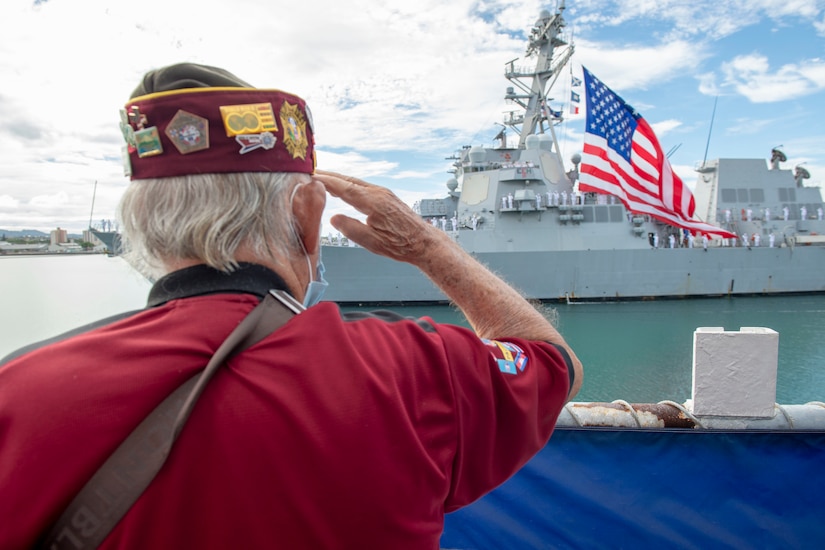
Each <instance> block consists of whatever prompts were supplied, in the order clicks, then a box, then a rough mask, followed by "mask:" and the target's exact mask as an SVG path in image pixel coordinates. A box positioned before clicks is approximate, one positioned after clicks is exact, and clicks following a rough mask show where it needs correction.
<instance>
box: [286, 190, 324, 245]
mask: <svg viewBox="0 0 825 550" xmlns="http://www.w3.org/2000/svg"><path fill="white" fill-rule="evenodd" d="M326 203H327V192H326V189H325V188H324V184H323V183H321V182H320V181H318V180H316V179H312V180H311V181H310V182H309V183H305V184H298V187H297V188H296V189H295V196H294V197H293V199H292V216H293V219H294V220H295V225H296V229H297V231H298V238H299V239H301V241H302V242H303V243H304V248H305V249H306V252H307V254H315V253H316V252H317V251H318V246H319V244H320V240H321V216H322V214H323V213H324V206H326Z"/></svg>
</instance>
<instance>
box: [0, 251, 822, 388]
mask: <svg viewBox="0 0 825 550" xmlns="http://www.w3.org/2000/svg"><path fill="white" fill-rule="evenodd" d="M0 288H2V293H1V294H0V357H3V356H4V355H6V354H7V353H9V352H11V351H13V350H15V349H17V348H19V347H21V346H23V345H26V344H29V343H31V342H35V341H38V340H42V339H44V338H48V337H51V336H54V335H57V334H59V333H61V332H64V331H66V330H69V329H71V328H74V327H76V326H79V325H81V324H85V323H88V322H92V321H94V320H97V319H100V318H103V317H106V316H109V315H113V314H115V313H119V312H122V311H126V310H130V309H138V308H141V307H143V306H144V304H145V303H146V295H147V293H148V290H149V283H148V281H146V280H145V279H143V278H142V277H140V276H139V275H138V274H137V273H135V272H134V270H132V269H131V267H129V266H128V264H126V263H125V262H124V261H123V260H122V259H120V258H107V257H106V256H102V255H96V256H76V257H65V256H63V257H60V256H41V257H0ZM553 307H554V308H555V310H556V313H557V316H558V322H557V325H558V327H559V330H560V331H561V333H562V334H563V335H564V337H565V338H566V339H567V341H568V342H569V343H570V344H571V346H573V348H574V349H575V350H576V353H577V354H578V356H579V357H580V358H581V360H582V363H583V364H584V367H585V381H584V387H583V388H582V390H581V392H580V393H579V395H578V396H577V397H576V400H577V401H613V400H614V399H624V400H626V401H630V402H633V403H651V402H657V401H662V400H666V399H669V400H673V401H677V402H680V403H681V402H684V400H685V399H688V398H689V397H690V393H691V368H692V355H693V332H694V330H695V329H696V328H697V327H723V328H725V329H726V330H738V329H739V328H740V327H743V326H757V327H767V328H771V329H773V330H775V331H777V332H778V333H779V372H778V380H777V401H778V402H779V403H782V404H797V403H807V402H809V401H825V322H824V321H825V295H818V296H788V297H754V298H713V299H702V300H678V301H653V302H624V303H599V304H574V305H568V304H556V305H554V306H553ZM345 309H354V308H345ZM361 309H364V308H361ZM391 309H395V310H396V311H398V312H399V313H401V314H403V315H407V316H414V317H420V316H425V315H428V316H431V317H433V318H434V319H435V320H436V321H439V322H450V323H459V324H463V325H465V326H466V324H467V323H466V321H465V320H464V318H463V316H462V315H461V314H459V313H457V312H456V311H455V310H454V309H452V308H450V307H448V306H430V307H405V308H391Z"/></svg>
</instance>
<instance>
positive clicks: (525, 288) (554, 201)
mask: <svg viewBox="0 0 825 550" xmlns="http://www.w3.org/2000/svg"><path fill="white" fill-rule="evenodd" d="M563 10H564V3H561V6H560V7H559V8H558V9H557V10H556V11H555V13H550V12H547V11H544V12H542V13H541V14H540V16H539V18H538V20H537V21H536V23H535V25H534V26H533V28H532V29H531V30H530V32H529V35H528V46H527V54H526V56H525V57H524V59H523V60H522V62H523V63H525V64H526V63H529V66H528V67H527V68H525V67H523V66H519V65H517V63H516V61H511V62H509V63H507V64H506V66H505V73H504V76H505V77H506V78H507V79H508V80H509V81H510V83H511V85H510V86H509V87H508V88H507V92H506V96H505V98H506V99H507V100H509V101H510V102H511V103H512V104H514V105H515V106H517V110H516V111H513V112H510V113H509V114H508V115H507V118H506V119H505V120H504V125H503V126H504V129H503V131H502V133H501V134H500V135H499V136H498V137H499V140H498V141H499V144H498V146H496V147H490V148H486V147H479V146H473V147H464V148H463V149H461V151H460V152H459V153H458V154H457V155H454V156H453V157H451V158H452V160H454V167H455V169H454V177H451V178H450V179H449V180H448V182H447V196H446V197H444V198H437V199H426V200H422V201H420V202H419V203H417V204H415V205H414V209H415V210H416V211H417V212H418V213H419V214H420V215H421V216H422V217H424V218H425V219H427V220H428V221H429V222H431V223H433V224H434V225H437V226H438V227H440V228H442V229H444V230H445V231H447V232H448V233H449V234H450V235H452V237H453V238H454V239H455V240H456V242H458V243H459V244H460V245H461V246H462V247H463V248H464V249H465V250H467V251H468V252H470V253H472V254H473V255H474V256H476V257H477V258H478V259H479V260H480V261H482V262H483V263H484V264H486V265H487V266H489V267H490V268H491V269H492V270H494V271H495V272H496V273H498V274H500V275H501V276H502V277H503V278H504V279H506V280H507V281H508V282H510V283H511V284H512V285H514V286H515V287H516V288H518V289H519V290H520V291H521V292H522V293H523V294H524V295H525V296H526V297H529V298H532V299H537V300H542V301H558V300H567V301H575V300H582V301H595V300H627V299H653V298H676V297H699V296H724V295H758V294H775V293H805V292H825V276H823V272H825V221H823V208H825V206H824V205H823V200H822V195H821V193H820V191H819V189H818V188H814V187H805V186H803V185H802V183H803V181H804V179H806V178H808V177H810V175H809V174H808V173H807V171H806V170H805V169H804V168H803V167H801V166H798V167H796V168H795V170H793V171H792V170H788V169H782V168H781V167H780V164H781V163H782V162H784V161H785V160H786V157H785V155H784V153H783V152H782V151H781V150H780V149H778V148H777V149H774V150H773V151H772V156H771V160H770V163H767V162H766V161H765V160H764V159H717V160H711V161H708V162H703V163H702V164H701V165H700V166H698V167H697V172H698V180H697V182H696V185H695V188H694V198H695V204H696V212H695V216H696V218H697V219H700V220H701V221H703V222H706V223H707V224H711V225H714V226H717V227H719V228H722V229H724V230H726V231H729V232H731V233H733V234H735V235H736V236H737V238H736V239H731V238H725V239H723V238H719V237H718V236H717V237H714V238H713V239H712V240H710V241H709V242H707V243H705V242H704V239H703V237H702V236H701V235H700V234H696V236H695V237H694V236H693V235H691V234H690V233H689V232H687V231H685V230H684V229H681V228H679V227H675V226H672V225H669V224H667V223H664V222H662V221H660V219H656V218H654V217H651V216H648V215H646V214H639V213H634V212H632V211H630V210H629V209H628V208H627V207H626V206H625V204H624V203H623V202H622V201H621V200H619V199H618V198H617V197H615V196H611V195H607V194H597V193H581V192H579V182H578V179H579V164H580V162H581V156H580V155H578V154H576V155H573V157H572V159H571V161H572V167H571V169H569V170H565V165H564V159H563V158H562V155H561V152H560V149H559V144H558V141H557V138H556V134H555V131H554V126H555V125H556V124H558V123H559V122H560V121H561V119H562V116H563V114H562V113H559V112H554V111H552V110H551V109H548V108H547V105H548V101H549V99H550V98H549V97H548V93H549V91H550V89H551V88H552V86H553V84H554V83H555V82H556V80H557V79H558V78H559V76H560V75H561V74H562V69H563V68H564V67H565V66H566V65H567V64H568V62H569V61H570V59H571V57H572V55H573V50H574V48H573V45H572V43H571V42H569V41H567V40H565V38H564V35H563V30H564V27H565V22H564V19H563V17H562V15H563ZM504 130H509V131H511V132H516V135H518V137H519V139H518V144H517V145H515V144H513V145H511V146H508V143H507V140H506V139H505V133H504ZM331 244H332V243H326V244H325V245H324V246H323V248H322V254H323V259H324V263H325V265H326V268H327V271H326V275H327V279H328V280H329V281H330V283H331V284H330V288H329V290H328V291H327V293H326V295H325V298H326V299H328V300H332V301H336V302H339V303H343V304H392V303H415V302H429V303H438V302H443V301H446V298H445V297H444V295H443V294H441V292H440V291H439V290H438V289H437V288H436V287H435V286H434V285H433V284H432V283H431V282H430V281H429V280H428V279H427V278H426V277H425V276H423V275H422V274H421V273H420V272H419V271H418V270H417V269H415V268H414V267H412V266H410V265H408V264H403V263H398V262H394V261H391V260H388V259H386V258H383V257H379V256H376V255H373V254H371V253H370V252H368V251H367V250H365V249H363V248H359V247H354V246H340V245H341V244H342V243H340V242H338V243H335V244H337V246H332V245H331Z"/></svg>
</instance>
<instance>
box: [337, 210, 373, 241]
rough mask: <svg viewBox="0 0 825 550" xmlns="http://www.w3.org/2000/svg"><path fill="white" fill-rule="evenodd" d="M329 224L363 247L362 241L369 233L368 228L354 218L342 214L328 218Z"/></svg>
mask: <svg viewBox="0 0 825 550" xmlns="http://www.w3.org/2000/svg"><path fill="white" fill-rule="evenodd" d="M329 222H330V223H331V224H332V227H334V228H335V229H337V230H338V231H340V232H341V233H343V235H344V236H345V237H347V238H348V239H352V240H353V241H355V242H356V243H358V244H360V245H361V246H363V244H364V243H363V241H364V240H365V238H366V236H367V234H368V233H369V228H368V227H367V226H366V225H364V224H363V223H362V222H360V221H358V220H356V219H355V218H350V217H349V216H345V215H344V214H336V215H334V216H333V217H332V218H330V220H329Z"/></svg>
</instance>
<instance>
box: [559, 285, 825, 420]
mask: <svg viewBox="0 0 825 550" xmlns="http://www.w3.org/2000/svg"><path fill="white" fill-rule="evenodd" d="M567 298H568V301H569V299H570V297H569V295H568V296H567ZM778 352H779V333H777V332H776V331H774V330H772V329H769V328H764V327H742V328H740V329H739V330H738V331H725V330H724V329H723V328H721V327H700V328H697V329H696V330H695V331H694V333H693V381H692V393H691V397H690V398H689V399H688V400H687V401H686V402H685V403H677V402H675V401H670V400H664V401H659V402H658V403H641V404H638V403H637V404H631V403H628V402H627V401H625V400H622V399H617V400H615V401H612V402H609V403H604V402H602V403H593V402H572V403H568V404H567V405H566V406H565V407H564V410H563V411H562V413H561V415H560V416H559V419H558V422H557V423H556V425H557V426H558V427H567V428H581V427H612V428H630V429H633V428H635V429H660V428H683V429H699V430H815V431H823V430H825V403H823V402H821V401H811V402H808V403H804V404H785V405H780V404H779V403H777V402H776V379H777V371H778V363H777V360H778V355H779V354H778Z"/></svg>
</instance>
